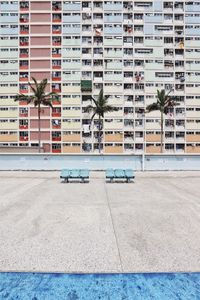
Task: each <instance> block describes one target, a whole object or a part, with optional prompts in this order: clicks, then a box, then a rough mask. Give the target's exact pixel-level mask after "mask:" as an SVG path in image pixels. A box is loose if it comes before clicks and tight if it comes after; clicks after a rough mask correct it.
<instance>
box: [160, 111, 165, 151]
mask: <svg viewBox="0 0 200 300" xmlns="http://www.w3.org/2000/svg"><path fill="white" fill-rule="evenodd" d="M160 125H161V146H160V152H161V153H163V146H164V145H163V144H164V142H163V137H164V129H163V128H164V119H163V112H162V111H161V124H160Z"/></svg>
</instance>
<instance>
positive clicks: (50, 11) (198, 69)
mask: <svg viewBox="0 0 200 300" xmlns="http://www.w3.org/2000/svg"><path fill="white" fill-rule="evenodd" d="M199 20H200V2H199V1H197V0H196V1H184V0H182V1H181V0H179V1H174V0H173V1H172V0H171V1H164V0H163V1H156V0H155V1H153V0H135V1H128V0H126V1H118V0H116V1H100V0H93V1H84V0H83V1H49V0H43V1H37V0H31V1H0V147H8V146H9V147H19V148H20V147H21V148H23V149H24V147H35V146H37V145H38V119H37V109H36V108H34V107H31V106H30V105H28V106H27V105H26V103H23V102H20V103H17V102H14V100H13V99H14V96H15V95H16V94H17V93H24V94H27V95H29V94H30V88H29V86H28V82H29V81H30V82H31V78H32V77H35V78H36V79H37V80H42V79H44V78H47V79H48V87H47V90H48V91H55V92H57V93H58V94H59V100H58V99H55V101H54V102H53V109H50V108H48V107H43V108H42V116H41V128H42V129H41V130H42V133H41V138H42V145H43V148H44V151H45V152H50V153H92V152H98V122H97V120H96V119H94V122H92V124H91V122H90V117H91V116H90V115H89V114H88V113H86V107H87V105H88V104H91V103H92V102H91V95H92V96H93V97H97V96H98V94H99V91H100V89H101V88H102V87H103V89H104V94H106V95H110V97H109V104H111V105H113V106H115V107H117V108H118V110H117V111H114V112H110V113H108V114H106V115H105V118H104V121H103V133H102V136H101V146H102V152H103V153H143V152H145V153H159V152H160V113H159V112H152V113H149V114H144V111H145V107H146V106H147V105H148V104H151V103H152V102H155V101H156V91H157V89H159V90H161V89H165V90H166V92H167V91H170V90H171V95H173V96H174V97H175V99H176V101H177V102H178V103H179V105H178V106H176V107H175V108H174V109H172V110H171V111H170V112H169V113H168V114H167V115H166V116H165V121H164V148H165V152H166V153H200V22H199Z"/></svg>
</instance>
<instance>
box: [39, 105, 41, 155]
mask: <svg viewBox="0 0 200 300" xmlns="http://www.w3.org/2000/svg"><path fill="white" fill-rule="evenodd" d="M40 113H41V109H40V104H39V105H38V152H39V153H40V152H41V122H40Z"/></svg>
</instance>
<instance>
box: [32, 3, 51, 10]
mask: <svg viewBox="0 0 200 300" xmlns="http://www.w3.org/2000/svg"><path fill="white" fill-rule="evenodd" d="M50 9H51V1H48V2H44V1H40V2H31V10H50Z"/></svg>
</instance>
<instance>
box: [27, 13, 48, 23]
mask: <svg viewBox="0 0 200 300" xmlns="http://www.w3.org/2000/svg"><path fill="white" fill-rule="evenodd" d="M31 22H37V23H43V22H51V14H34V13H32V14H31Z"/></svg>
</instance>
